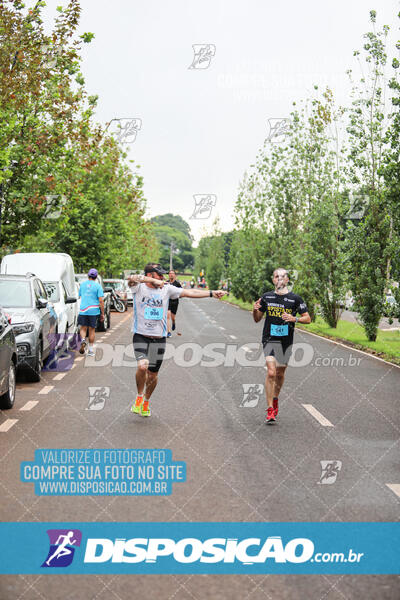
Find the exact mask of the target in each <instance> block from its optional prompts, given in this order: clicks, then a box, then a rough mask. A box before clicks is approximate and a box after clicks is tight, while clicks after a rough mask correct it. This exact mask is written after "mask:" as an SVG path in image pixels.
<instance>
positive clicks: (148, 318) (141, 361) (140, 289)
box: [128, 263, 225, 417]
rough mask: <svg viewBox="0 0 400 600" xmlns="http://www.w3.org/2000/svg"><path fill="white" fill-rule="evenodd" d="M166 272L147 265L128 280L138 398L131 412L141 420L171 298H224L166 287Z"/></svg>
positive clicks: (162, 349) (155, 374)
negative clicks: (131, 303)
mask: <svg viewBox="0 0 400 600" xmlns="http://www.w3.org/2000/svg"><path fill="white" fill-rule="evenodd" d="M166 273H167V271H165V270H164V269H163V268H162V267H161V265H159V264H158V263H148V264H147V265H146V266H145V268H144V275H131V277H130V278H129V279H128V285H129V286H130V288H131V290H132V297H133V324H132V333H133V340H132V341H133V349H134V352H135V358H136V360H137V370H136V387H137V396H136V400H135V402H134V404H133V406H132V407H131V411H132V412H133V413H136V414H138V415H141V416H142V417H150V415H151V411H150V404H149V403H150V397H151V395H152V393H153V391H154V389H155V387H156V385H157V378H158V371H159V370H160V367H161V364H162V361H163V356H164V353H165V346H166V336H167V332H168V328H167V316H168V304H169V301H170V299H178V298H184V297H186V298H209V297H211V298H222V296H224V295H225V292H224V291H222V290H216V291H210V290H187V289H183V288H182V287H180V288H178V287H175V286H174V285H168V284H166V282H165V281H164V275H165V274H166ZM164 284H166V285H164Z"/></svg>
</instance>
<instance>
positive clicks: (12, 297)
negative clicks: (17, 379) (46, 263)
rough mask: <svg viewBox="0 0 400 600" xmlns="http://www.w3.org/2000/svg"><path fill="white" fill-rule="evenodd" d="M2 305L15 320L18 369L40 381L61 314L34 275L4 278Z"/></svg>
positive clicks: (0, 289) (0, 284) (0, 278)
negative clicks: (58, 314) (59, 314)
mask: <svg viewBox="0 0 400 600" xmlns="http://www.w3.org/2000/svg"><path fill="white" fill-rule="evenodd" d="M0 305H1V306H2V307H3V309H4V310H5V311H6V312H7V314H8V315H9V316H10V317H11V325H12V328H13V330H14V335H15V339H16V343H17V355H18V362H17V367H18V369H22V370H23V371H25V372H26V375H27V377H28V378H29V379H30V380H31V381H40V378H41V371H42V365H43V362H44V360H45V359H46V358H47V357H48V356H49V354H50V352H51V350H52V346H51V338H52V334H54V333H55V332H56V328H57V315H56V313H55V311H54V308H53V305H52V303H51V302H50V301H49V299H48V297H47V293H46V290H45V288H44V286H43V283H42V282H41V280H40V279H39V277H36V276H35V275H32V273H27V274H26V275H0Z"/></svg>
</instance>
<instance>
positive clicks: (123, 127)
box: [110, 118, 142, 144]
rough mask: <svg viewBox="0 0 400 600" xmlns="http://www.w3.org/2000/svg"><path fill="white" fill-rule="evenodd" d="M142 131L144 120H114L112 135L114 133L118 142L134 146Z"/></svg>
mask: <svg viewBox="0 0 400 600" xmlns="http://www.w3.org/2000/svg"><path fill="white" fill-rule="evenodd" d="M140 129H142V119H138V118H123V119H113V125H112V127H111V129H110V133H112V135H113V136H114V137H115V139H116V140H117V142H121V143H125V144H133V142H134V141H135V140H136V136H137V133H138V131H140Z"/></svg>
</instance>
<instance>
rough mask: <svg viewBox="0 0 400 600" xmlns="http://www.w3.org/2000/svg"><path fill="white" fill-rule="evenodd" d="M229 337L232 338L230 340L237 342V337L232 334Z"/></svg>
mask: <svg viewBox="0 0 400 600" xmlns="http://www.w3.org/2000/svg"><path fill="white" fill-rule="evenodd" d="M229 337H230V338H232V339H233V340H237V337H236V335H231V334H229Z"/></svg>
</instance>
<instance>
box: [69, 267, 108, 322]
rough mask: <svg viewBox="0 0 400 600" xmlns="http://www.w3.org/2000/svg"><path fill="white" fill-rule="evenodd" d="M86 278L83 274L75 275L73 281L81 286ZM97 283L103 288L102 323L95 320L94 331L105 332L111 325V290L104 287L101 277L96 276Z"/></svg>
mask: <svg viewBox="0 0 400 600" xmlns="http://www.w3.org/2000/svg"><path fill="white" fill-rule="evenodd" d="M87 278H88V276H87V275H86V274H85V273H78V274H76V275H75V280H76V281H77V282H78V283H79V284H81V283H82V281H86V279H87ZM97 281H98V282H99V284H100V285H101V287H102V288H103V292H104V321H100V319H97V327H96V331H106V329H109V327H110V325H111V294H110V292H111V288H107V287H106V288H105V287H104V281H103V278H102V276H101V275H97Z"/></svg>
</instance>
